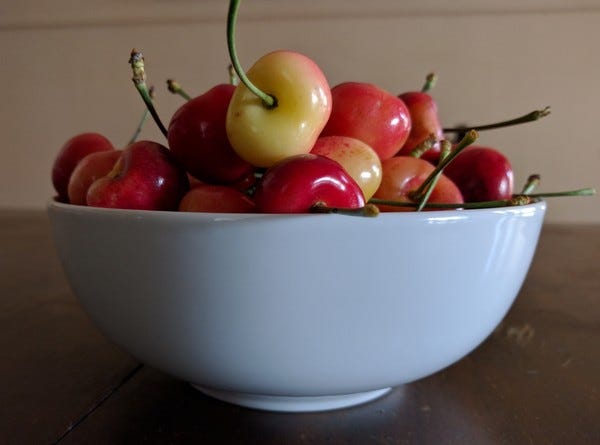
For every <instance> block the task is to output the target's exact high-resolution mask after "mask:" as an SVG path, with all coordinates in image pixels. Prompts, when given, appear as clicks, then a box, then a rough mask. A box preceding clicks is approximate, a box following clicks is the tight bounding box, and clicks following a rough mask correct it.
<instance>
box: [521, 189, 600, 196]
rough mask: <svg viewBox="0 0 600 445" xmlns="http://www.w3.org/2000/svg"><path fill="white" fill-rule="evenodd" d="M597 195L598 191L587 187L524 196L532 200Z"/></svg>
mask: <svg viewBox="0 0 600 445" xmlns="http://www.w3.org/2000/svg"><path fill="white" fill-rule="evenodd" d="M595 194H596V189H594V188H591V187H587V188H583V189H577V190H567V191H564V192H548V193H529V194H527V195H523V196H529V197H530V198H534V199H538V198H559V197H562V196H593V195H595Z"/></svg>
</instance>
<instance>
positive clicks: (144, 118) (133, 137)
mask: <svg viewBox="0 0 600 445" xmlns="http://www.w3.org/2000/svg"><path fill="white" fill-rule="evenodd" d="M148 92H149V94H150V98H151V99H154V87H152V86H151V87H150V89H149V90H148ZM149 114H150V112H149V111H148V108H147V107H146V108H144V112H143V113H142V117H141V119H140V122H139V123H138V125H137V127H136V129H135V131H134V132H133V134H132V135H131V139H129V142H128V143H127V145H131V144H133V143H134V142H135V141H137V138H138V137H139V136H140V133H141V132H142V128H143V127H144V124H145V123H146V121H147V120H148V115H149Z"/></svg>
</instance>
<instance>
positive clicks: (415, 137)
mask: <svg viewBox="0 0 600 445" xmlns="http://www.w3.org/2000/svg"><path fill="white" fill-rule="evenodd" d="M430 76H432V75H430ZM430 79H431V77H428V80H430ZM428 85H429V82H428V83H426V86H425V87H424V88H423V90H424V91H409V92H406V93H403V94H400V96H398V97H400V99H402V100H403V101H404V103H405V104H406V106H407V107H408V111H409V112H410V119H411V122H412V127H411V130H410V134H409V135H408V139H407V140H406V142H405V143H404V145H403V146H402V149H401V150H400V151H399V152H398V154H399V155H407V156H408V155H410V154H411V152H412V151H413V150H414V149H415V148H416V147H417V146H418V145H419V144H421V143H423V141H424V140H425V139H427V138H428V137H430V136H431V135H433V136H434V138H435V139H436V142H435V143H434V144H433V146H432V147H431V148H430V149H429V150H427V151H426V152H425V153H424V154H423V155H422V156H421V157H422V158H423V159H426V160H428V161H431V162H432V163H434V164H435V163H437V161H438V159H439V156H440V144H439V141H440V140H441V139H443V137H444V132H443V130H442V124H441V122H440V118H439V115H438V108H437V103H436V102H435V100H434V99H433V97H432V96H431V95H430V94H429V93H428V92H427V90H428V89H429V88H428Z"/></svg>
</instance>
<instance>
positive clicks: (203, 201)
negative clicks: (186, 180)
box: [179, 184, 254, 213]
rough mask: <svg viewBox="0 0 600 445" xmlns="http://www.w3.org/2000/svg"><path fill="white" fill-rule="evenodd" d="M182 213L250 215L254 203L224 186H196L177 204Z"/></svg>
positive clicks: (242, 194) (237, 191) (236, 191)
mask: <svg viewBox="0 0 600 445" xmlns="http://www.w3.org/2000/svg"><path fill="white" fill-rule="evenodd" d="M179 210H180V211H182V212H211V213H251V212H253V211H254V201H252V199H250V197H248V196H247V195H246V194H244V193H242V192H240V191H239V190H236V189H234V188H232V187H228V186H225V185H213V184H197V185H195V186H193V187H192V188H191V189H190V191H189V192H187V193H186V194H185V195H184V196H183V198H182V199H181V202H180V203H179Z"/></svg>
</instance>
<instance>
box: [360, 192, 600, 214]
mask: <svg viewBox="0 0 600 445" xmlns="http://www.w3.org/2000/svg"><path fill="white" fill-rule="evenodd" d="M595 194H596V190H595V189H593V188H583V189H577V190H567V191H563V192H549V193H531V194H516V195H513V196H512V198H510V199H501V200H497V201H479V202H463V203H441V202H432V203H427V204H425V205H424V208H435V209H489V208H496V207H510V206H519V205H526V204H531V203H533V202H537V201H539V200H540V199H543V198H557V197H562V196H592V195H595ZM369 204H375V205H386V206H393V207H412V208H416V207H418V206H419V203H417V202H413V201H394V200H389V199H379V198H371V199H370V200H369Z"/></svg>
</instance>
